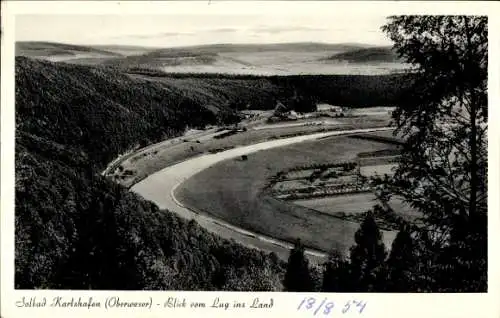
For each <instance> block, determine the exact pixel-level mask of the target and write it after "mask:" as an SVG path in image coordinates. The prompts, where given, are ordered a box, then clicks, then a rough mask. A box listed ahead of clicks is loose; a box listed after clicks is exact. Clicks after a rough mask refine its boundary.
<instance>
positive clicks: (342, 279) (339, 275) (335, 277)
mask: <svg viewBox="0 0 500 318" xmlns="http://www.w3.org/2000/svg"><path fill="white" fill-rule="evenodd" d="M324 266H325V270H324V271H323V285H322V287H321V291H323V292H329V293H339V292H351V291H352V290H351V289H352V288H351V282H350V271H349V262H348V261H347V260H345V259H344V258H343V257H342V255H341V254H340V253H338V252H337V251H334V252H333V253H332V254H331V255H330V257H329V258H328V261H327V262H326V263H325V265H324Z"/></svg>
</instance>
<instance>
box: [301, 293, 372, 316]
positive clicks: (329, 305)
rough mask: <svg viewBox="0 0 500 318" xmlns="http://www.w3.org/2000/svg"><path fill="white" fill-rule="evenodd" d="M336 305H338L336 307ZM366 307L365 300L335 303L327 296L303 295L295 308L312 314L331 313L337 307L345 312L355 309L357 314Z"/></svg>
mask: <svg viewBox="0 0 500 318" xmlns="http://www.w3.org/2000/svg"><path fill="white" fill-rule="evenodd" d="M337 306H338V307H337ZM365 307H366V301H362V300H348V301H346V302H341V303H335V302H334V301H331V300H329V299H328V298H323V299H316V298H314V297H305V298H304V299H302V301H301V302H300V304H299V307H297V310H307V311H311V312H312V313H313V315H314V316H316V315H318V314H319V315H324V316H327V315H329V314H332V313H333V311H334V310H335V309H336V308H337V309H338V310H339V311H340V312H341V313H343V314H346V313H348V312H349V311H357V312H358V313H359V314H361V313H363V310H364V309H365Z"/></svg>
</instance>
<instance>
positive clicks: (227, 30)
mask: <svg viewBox="0 0 500 318" xmlns="http://www.w3.org/2000/svg"><path fill="white" fill-rule="evenodd" d="M207 31H208V32H214V33H232V32H238V31H240V30H239V29H237V28H218V29H212V30H207Z"/></svg>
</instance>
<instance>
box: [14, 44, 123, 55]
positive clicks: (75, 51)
mask: <svg viewBox="0 0 500 318" xmlns="http://www.w3.org/2000/svg"><path fill="white" fill-rule="evenodd" d="M79 55H85V56H96V57H97V56H101V57H118V56H122V55H121V54H118V53H116V52H110V51H106V50H103V49H99V48H94V47H91V46H82V45H72V44H64V43H55V42H16V56H29V57H47V58H50V57H57V56H65V57H69V58H70V57H74V58H76V57H78V56H79Z"/></svg>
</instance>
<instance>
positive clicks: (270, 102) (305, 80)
mask: <svg viewBox="0 0 500 318" xmlns="http://www.w3.org/2000/svg"><path fill="white" fill-rule="evenodd" d="M129 72H130V73H133V74H143V75H147V76H150V77H153V78H157V79H162V80H166V81H168V80H177V81H178V82H181V83H182V82H183V81H186V82H187V81H189V82H190V83H193V86H194V87H197V88H205V89H204V90H205V91H207V92H210V93H211V94H214V93H215V95H218V94H222V95H226V96H227V97H228V99H229V101H230V103H233V104H236V105H244V106H247V105H250V107H251V108H252V109H260V110H269V109H274V107H276V101H275V100H276V99H287V98H291V97H292V96H293V95H294V94H295V93H298V94H299V95H300V96H303V97H304V98H308V99H313V100H315V101H316V102H324V103H330V104H332V105H339V106H348V107H353V108H356V107H371V106H381V105H389V106H391V105H399V104H404V103H405V98H407V94H406V93H407V91H408V88H409V84H408V83H409V79H408V76H409V75H407V74H391V75H291V76H279V75H274V76H258V75H239V74H237V75H234V74H214V73H190V74H181V73H178V74H177V73H164V72H161V71H158V70H147V69H142V70H141V69H132V70H129ZM228 87H231V90H228ZM239 109H241V108H239Z"/></svg>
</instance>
